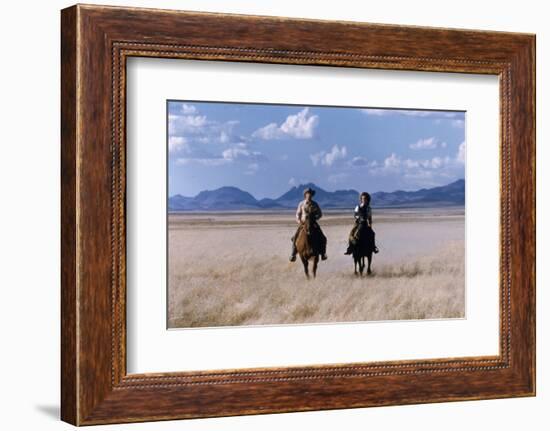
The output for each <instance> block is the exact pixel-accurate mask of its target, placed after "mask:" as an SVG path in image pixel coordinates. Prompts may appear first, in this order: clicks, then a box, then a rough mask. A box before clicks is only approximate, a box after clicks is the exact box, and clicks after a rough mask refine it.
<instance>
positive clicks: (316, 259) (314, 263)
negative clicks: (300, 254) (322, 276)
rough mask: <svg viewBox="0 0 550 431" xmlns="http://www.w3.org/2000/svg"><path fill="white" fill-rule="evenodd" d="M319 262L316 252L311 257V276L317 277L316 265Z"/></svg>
mask: <svg viewBox="0 0 550 431" xmlns="http://www.w3.org/2000/svg"><path fill="white" fill-rule="evenodd" d="M318 263H319V255H318V254H316V255H315V258H314V259H313V278H315V277H317V265H318Z"/></svg>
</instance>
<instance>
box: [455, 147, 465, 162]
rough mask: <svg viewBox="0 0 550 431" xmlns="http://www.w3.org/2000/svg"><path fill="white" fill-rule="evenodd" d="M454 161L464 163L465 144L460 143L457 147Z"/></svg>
mask: <svg viewBox="0 0 550 431" xmlns="http://www.w3.org/2000/svg"><path fill="white" fill-rule="evenodd" d="M456 161H457V162H458V163H461V164H464V163H465V162H466V142H462V143H461V144H460V145H459V146H458V152H457V154H456Z"/></svg>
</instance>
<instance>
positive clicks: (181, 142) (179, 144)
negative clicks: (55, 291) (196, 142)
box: [168, 136, 188, 153]
mask: <svg viewBox="0 0 550 431" xmlns="http://www.w3.org/2000/svg"><path fill="white" fill-rule="evenodd" d="M187 144H188V142H187V139H185V137H183V136H170V138H169V139H168V151H169V152H170V153H176V152H179V151H181V150H184V149H186V148H187Z"/></svg>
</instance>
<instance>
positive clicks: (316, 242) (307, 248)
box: [296, 214, 322, 278]
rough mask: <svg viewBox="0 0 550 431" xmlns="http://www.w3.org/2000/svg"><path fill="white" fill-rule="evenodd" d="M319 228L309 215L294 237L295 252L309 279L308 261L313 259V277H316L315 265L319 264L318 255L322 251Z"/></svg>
mask: <svg viewBox="0 0 550 431" xmlns="http://www.w3.org/2000/svg"><path fill="white" fill-rule="evenodd" d="M321 235H322V233H321V228H320V227H319V225H317V222H316V221H315V220H314V218H313V217H312V216H310V215H309V214H307V215H306V220H305V221H304V222H303V223H302V225H301V229H300V232H299V233H298V236H297V237H296V250H297V251H298V254H299V255H300V259H301V260H302V264H303V265H304V272H305V273H306V277H307V278H309V260H310V259H312V258H313V277H315V276H316V275H317V265H318V264H319V255H321V251H322V244H321V242H322V237H321Z"/></svg>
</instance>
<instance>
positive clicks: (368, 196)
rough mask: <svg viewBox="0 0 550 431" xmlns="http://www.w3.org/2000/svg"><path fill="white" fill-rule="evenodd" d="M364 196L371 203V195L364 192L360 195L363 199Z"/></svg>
mask: <svg viewBox="0 0 550 431" xmlns="http://www.w3.org/2000/svg"><path fill="white" fill-rule="evenodd" d="M363 196H365V198H366V199H367V202H370V195H369V194H368V193H367V192H363V193H361V194H360V195H359V197H360V198H362V197H363Z"/></svg>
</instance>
